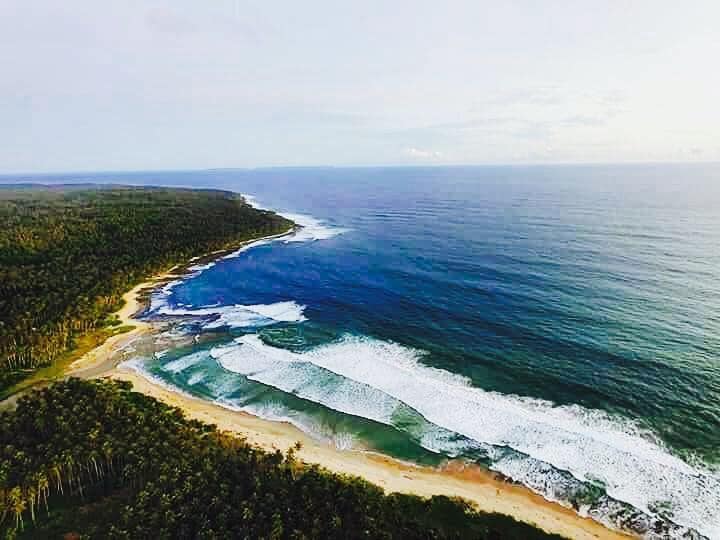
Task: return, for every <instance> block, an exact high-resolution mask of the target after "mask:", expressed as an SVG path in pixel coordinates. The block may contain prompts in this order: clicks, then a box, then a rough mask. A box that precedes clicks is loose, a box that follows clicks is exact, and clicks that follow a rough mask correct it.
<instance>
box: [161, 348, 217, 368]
mask: <svg viewBox="0 0 720 540" xmlns="http://www.w3.org/2000/svg"><path fill="white" fill-rule="evenodd" d="M203 358H207V352H205V351H199V352H196V353H192V354H188V355H185V356H181V357H180V358H178V359H177V360H173V361H172V362H168V363H167V364H165V365H163V367H162V369H163V371H167V372H169V373H180V372H181V371H184V370H186V369H187V368H189V367H191V366H194V365H195V364H197V363H198V362H200V361H202V360H203Z"/></svg>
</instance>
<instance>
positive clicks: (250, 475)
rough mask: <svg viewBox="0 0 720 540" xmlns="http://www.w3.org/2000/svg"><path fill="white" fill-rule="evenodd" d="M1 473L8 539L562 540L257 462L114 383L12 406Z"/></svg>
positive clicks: (236, 445)
mask: <svg viewBox="0 0 720 540" xmlns="http://www.w3.org/2000/svg"><path fill="white" fill-rule="evenodd" d="M0 463H1V464H2V465H0V529H2V531H3V533H4V534H5V536H6V537H8V538H13V537H14V538H58V539H60V538H63V537H65V538H103V539H104V538H110V539H113V538H117V539H130V538H133V539H145V538H147V539H185V538H187V539H191V538H208V539H220V538H248V539H281V538H283V539H284V538H288V539H290V538H293V539H302V538H318V539H335V538H337V539H352V538H398V539H414V538H477V539H500V538H507V539H524V540H533V539H540V538H559V537H557V536H550V535H547V534H545V533H543V532H542V531H540V530H538V529H535V528H533V527H531V526H529V525H525V524H522V523H518V522H516V521H514V520H513V519H512V518H510V517H506V516H502V515H498V514H483V513H478V512H475V511H473V510H472V509H471V508H470V507H469V505H467V504H466V503H464V502H462V501H460V500H454V499H449V498H447V497H433V498H431V499H422V498H420V497H415V496H411V495H400V494H392V495H385V494H384V493H383V491H382V490H381V489H380V488H378V487H376V486H374V485H372V484H369V483H367V482H365V481H363V480H361V479H360V478H356V477H350V476H339V475H335V474H331V473H329V472H327V471H324V470H323V469H320V468H318V467H317V466H310V465H306V464H303V463H301V462H299V461H298V460H296V459H295V457H294V453H293V452H292V451H290V452H289V453H288V454H287V455H283V454H281V453H280V452H276V453H267V452H264V451H262V450H259V449H257V448H255V447H252V446H250V445H248V444H246V443H245V442H244V441H243V440H242V439H240V438H238V437H236V436H231V435H228V434H223V433H220V432H218V431H217V430H216V429H215V428H214V427H212V426H210V425H207V424H203V423H201V422H198V421H191V420H187V419H185V418H184V417H183V415H182V413H181V411H180V410H179V409H176V408H172V407H170V406H168V405H165V404H163V403H161V402H159V401H157V400H155V399H153V398H150V397H147V396H145V395H143V394H140V393H137V392H133V391H132V390H131V387H130V384H129V383H124V382H109V381H82V380H80V379H69V380H67V381H65V382H60V383H55V384H54V385H52V386H50V387H47V388H44V389H42V390H37V391H34V392H32V393H31V394H30V395H28V396H25V397H23V398H21V399H20V400H19V403H18V406H17V408H16V409H15V410H14V411H13V412H9V413H8V412H6V413H2V415H0Z"/></svg>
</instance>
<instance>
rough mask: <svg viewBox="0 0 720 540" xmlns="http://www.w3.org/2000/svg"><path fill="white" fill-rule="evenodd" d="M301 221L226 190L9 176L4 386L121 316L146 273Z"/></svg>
mask: <svg viewBox="0 0 720 540" xmlns="http://www.w3.org/2000/svg"><path fill="white" fill-rule="evenodd" d="M291 225H292V223H291V222H290V221H288V220H286V219H284V218H282V217H280V216H278V215H276V214H274V213H272V212H265V211H260V210H256V209H254V208H252V207H250V206H249V205H247V204H245V202H244V200H243V199H242V198H241V197H239V196H237V195H235V194H232V193H229V192H224V191H214V190H187V189H165V188H145V187H143V188H135V187H104V188H102V187H97V186H95V187H92V186H90V187H89V186H81V187H71V186H62V187H60V188H57V187H54V188H50V187H37V186H36V187H9V186H5V187H2V186H0V390H2V389H3V388H7V387H8V386H9V385H11V384H13V383H15V382H17V381H18V380H20V379H22V378H23V377H25V376H27V374H28V373H30V372H32V370H34V369H36V368H37V367H38V366H42V365H47V364H49V363H52V362H54V361H55V360H56V359H57V358H58V356H59V355H61V354H62V353H63V352H64V351H66V350H67V349H68V348H70V347H72V346H73V343H74V340H75V338H76V337H77V336H79V335H82V334H84V333H86V332H89V331H92V330H95V329H97V328H99V327H102V326H104V325H107V324H113V320H112V318H110V319H108V315H109V314H110V313H111V312H113V311H115V310H116V309H118V308H119V307H120V304H121V298H122V295H123V294H124V293H125V292H127V290H129V289H130V288H131V287H132V286H133V285H134V284H136V283H138V282H140V281H142V279H143V278H146V277H148V276H150V275H152V274H154V273H157V272H159V271H162V270H165V269H167V268H169V267H170V266H172V265H174V264H177V263H182V262H185V261H187V260H188V259H190V258H191V257H193V256H196V255H200V254H204V253H208V252H212V251H215V250H220V249H225V248H229V247H232V246H235V245H237V244H238V243H240V242H242V241H244V240H248V239H250V238H255V237H258V236H265V235H269V234H276V233H279V232H282V231H285V230H287V229H288V228H289V227H290V226H291ZM115 324H116V323H115Z"/></svg>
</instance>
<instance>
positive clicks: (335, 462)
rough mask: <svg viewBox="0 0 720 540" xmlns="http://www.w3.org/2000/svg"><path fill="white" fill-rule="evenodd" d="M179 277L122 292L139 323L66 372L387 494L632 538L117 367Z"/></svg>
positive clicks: (523, 497)
mask: <svg viewBox="0 0 720 540" xmlns="http://www.w3.org/2000/svg"><path fill="white" fill-rule="evenodd" d="M177 277H179V276H178V274H174V273H173V271H172V270H171V271H169V272H167V273H164V274H162V275H158V276H155V277H153V278H152V279H150V280H148V281H146V282H144V283H141V284H140V285H137V286H136V287H134V288H133V289H132V290H131V291H129V292H128V293H127V294H125V295H124V297H123V298H124V300H125V304H124V306H123V307H122V309H120V310H119V311H118V312H117V316H118V318H119V320H120V321H121V323H122V324H124V325H132V326H133V327H134V328H133V329H132V330H130V331H128V332H126V333H123V334H120V335H117V336H113V337H111V338H109V339H108V340H107V341H105V342H104V343H103V344H102V345H100V346H99V347H97V348H96V349H94V350H92V351H90V352H89V353H87V354H86V355H84V356H83V357H82V358H80V359H79V360H77V361H76V362H74V363H73V364H72V366H71V368H70V370H69V372H68V375H71V376H79V377H83V378H97V377H109V378H112V379H117V380H125V381H130V382H131V383H132V384H133V387H134V389H135V390H136V391H138V392H142V393H144V394H146V395H149V396H152V397H154V398H156V399H159V400H161V401H164V402H165V403H167V404H169V405H172V406H175V407H179V408H180V409H182V410H183V411H184V413H185V414H186V415H187V416H188V417H189V418H194V419H197V420H201V421H204V422H207V423H210V424H215V425H216V426H217V427H218V428H219V429H221V430H224V431H229V432H233V433H236V434H238V436H241V437H243V438H245V439H246V440H247V441H248V442H249V443H251V444H254V445H257V446H259V447H261V448H264V449H267V450H275V449H278V450H281V451H286V450H287V449H288V448H290V447H291V446H293V445H295V444H296V443H297V442H298V441H299V442H301V443H302V449H301V450H300V452H299V453H298V457H299V458H300V459H302V460H303V461H304V462H306V463H314V464H318V465H321V466H323V467H325V468H327V469H329V470H331V471H333V472H336V473H341V474H350V475H357V476H361V477H362V478H364V479H366V480H368V481H369V482H372V483H374V484H377V485H379V486H381V487H383V488H384V489H385V490H386V491H387V492H401V493H412V494H416V495H421V496H432V495H448V496H458V497H462V498H464V499H467V500H468V501H470V502H472V503H473V504H474V505H475V506H476V507H477V508H478V509H479V510H482V511H486V512H499V513H502V514H507V515H510V516H512V517H514V518H515V519H518V520H520V521H524V522H527V523H531V524H534V525H536V526H538V527H540V528H542V529H544V530H545V531H547V532H552V533H557V534H560V535H563V536H566V537H568V538H577V539H591V538H618V539H619V538H628V537H629V536H627V535H625V534H623V533H620V532H616V531H613V530H610V529H607V528H606V527H604V526H602V525H601V524H600V523H598V522H596V521H593V520H592V519H589V518H583V517H581V516H580V515H578V514H577V513H576V512H574V511H573V510H571V509H569V508H566V507H563V506H561V505H560V504H556V503H553V502H550V501H547V500H546V499H544V498H543V497H541V496H540V495H537V494H535V493H533V492H532V491H530V490H529V489H527V488H525V487H523V486H520V485H517V484H513V483H510V482H507V481H504V480H502V479H499V478H496V477H495V475H493V473H492V472H490V471H487V470H486V469H483V468H481V467H479V466H474V465H471V466H468V465H467V464H464V463H462V462H460V461H450V462H449V463H448V464H447V465H446V466H444V467H442V468H433V467H425V466H417V465H413V464H409V463H404V462H401V461H398V460H396V459H393V458H390V457H386V456H383V455H380V454H376V453H371V452H362V451H358V450H338V449H336V448H335V447H334V446H333V445H331V444H329V443H325V442H323V441H318V440H315V439H313V438H311V437H309V436H308V435H306V434H305V433H303V432H302V431H300V430H299V429H297V428H296V427H295V426H293V425H291V424H288V423H282V422H272V421H268V420H263V419H261V418H259V417H256V416H252V415H250V414H247V413H244V412H240V411H233V410H230V409H227V408H224V407H221V406H219V405H216V404H213V403H211V402H209V401H205V400H201V399H198V398H194V397H191V396H188V395H186V394H183V393H181V392H175V391H172V390H171V389H169V388H168V387H166V386H161V385H159V384H155V383H154V382H152V381H150V380H149V379H147V378H145V377H143V376H142V375H140V374H138V373H137V372H135V371H133V370H131V369H128V368H126V367H122V366H118V364H119V362H120V361H121V360H122V358H120V356H121V355H119V354H117V353H118V352H119V351H120V350H121V349H122V348H123V347H125V346H126V345H128V344H130V343H131V342H133V341H134V340H136V339H138V338H140V337H142V336H143V335H145V334H147V333H148V332H151V331H152V325H150V324H148V323H145V322H143V321H139V320H137V319H134V318H133V315H135V314H136V313H137V312H138V311H139V310H140V309H141V308H142V300H141V297H142V296H143V294H144V293H147V292H148V291H149V290H151V289H152V288H153V287H156V286H158V285H159V284H162V283H165V282H167V281H168V280H169V279H172V278H177Z"/></svg>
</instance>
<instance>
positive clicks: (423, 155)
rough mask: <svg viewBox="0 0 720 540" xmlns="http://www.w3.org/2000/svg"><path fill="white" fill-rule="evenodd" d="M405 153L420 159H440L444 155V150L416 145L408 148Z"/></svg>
mask: <svg viewBox="0 0 720 540" xmlns="http://www.w3.org/2000/svg"><path fill="white" fill-rule="evenodd" d="M404 153H405V155H407V156H410V157H414V158H418V159H440V158H442V156H443V154H442V152H438V151H436V150H423V149H420V148H415V147H410V148H406V149H405V152H404Z"/></svg>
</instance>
